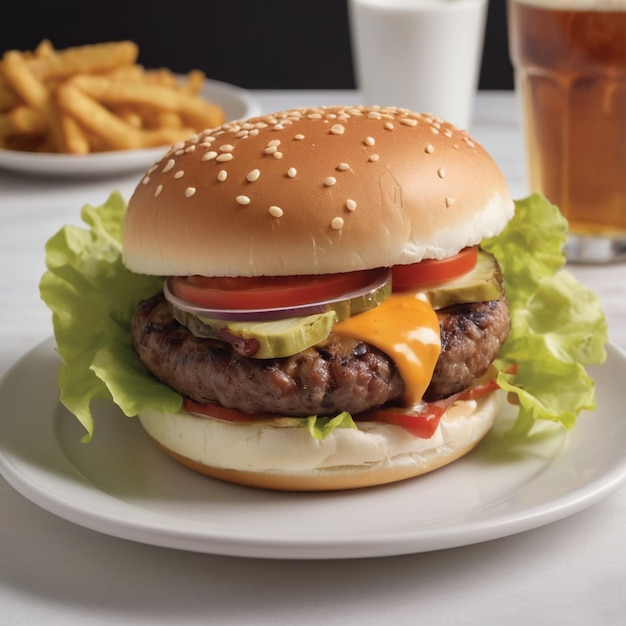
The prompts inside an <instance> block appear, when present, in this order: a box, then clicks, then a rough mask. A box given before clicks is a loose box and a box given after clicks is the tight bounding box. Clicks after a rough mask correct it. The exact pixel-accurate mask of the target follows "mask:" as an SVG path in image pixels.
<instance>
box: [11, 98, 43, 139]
mask: <svg viewBox="0 0 626 626" xmlns="http://www.w3.org/2000/svg"><path fill="white" fill-rule="evenodd" d="M9 117H10V118H11V123H12V124H13V131H14V133H24V134H26V135H36V134H40V135H43V134H45V132H46V121H45V119H44V118H43V116H42V115H41V113H40V112H39V111H37V110H36V109H35V108H33V107H29V106H25V105H22V106H18V107H15V108H14V109H13V110H12V111H11V112H10V113H9Z"/></svg>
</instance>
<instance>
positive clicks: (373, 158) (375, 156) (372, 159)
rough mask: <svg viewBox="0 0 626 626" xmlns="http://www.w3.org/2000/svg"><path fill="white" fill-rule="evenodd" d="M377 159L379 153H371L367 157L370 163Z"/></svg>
mask: <svg viewBox="0 0 626 626" xmlns="http://www.w3.org/2000/svg"><path fill="white" fill-rule="evenodd" d="M378 159H380V155H378V154H372V155H371V156H370V158H369V159H368V161H371V162H372V163H375V162H376V161H378Z"/></svg>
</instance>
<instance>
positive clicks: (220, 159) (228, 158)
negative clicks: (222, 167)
mask: <svg viewBox="0 0 626 626" xmlns="http://www.w3.org/2000/svg"><path fill="white" fill-rule="evenodd" d="M232 159H233V155H232V153H230V152H224V153H223V154H220V155H219V156H218V157H217V158H216V159H215V160H216V161H218V162H219V163H224V162H225V161H231V160H232Z"/></svg>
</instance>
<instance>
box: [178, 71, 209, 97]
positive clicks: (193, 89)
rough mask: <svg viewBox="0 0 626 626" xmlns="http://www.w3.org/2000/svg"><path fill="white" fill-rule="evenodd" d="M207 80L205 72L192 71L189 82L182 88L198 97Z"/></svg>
mask: <svg viewBox="0 0 626 626" xmlns="http://www.w3.org/2000/svg"><path fill="white" fill-rule="evenodd" d="M205 79H206V75H205V74H204V72H201V71H200V70H191V72H189V74H187V81H186V82H185V84H184V85H183V86H182V90H183V91H186V92H187V93H190V94H192V95H194V96H197V95H198V94H199V93H200V90H201V89H202V85H203V83H204V81H205Z"/></svg>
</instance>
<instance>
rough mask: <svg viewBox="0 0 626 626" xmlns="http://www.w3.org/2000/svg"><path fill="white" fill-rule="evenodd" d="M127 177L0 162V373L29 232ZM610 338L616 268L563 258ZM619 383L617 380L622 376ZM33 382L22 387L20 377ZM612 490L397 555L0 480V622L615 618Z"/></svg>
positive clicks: (68, 216)
mask: <svg viewBox="0 0 626 626" xmlns="http://www.w3.org/2000/svg"><path fill="white" fill-rule="evenodd" d="M256 95H257V96H258V99H259V101H260V103H261V105H262V108H263V109H264V110H265V111H267V112H270V111H274V110H279V109H283V108H289V107H292V106H300V105H306V104H337V103H343V104H352V103H355V102H357V101H358V94H356V93H355V92H331V91H321V92H307V91H299V92H280V91H273V92H256ZM471 132H472V134H473V135H474V137H475V138H476V139H478V140H479V141H481V142H482V143H483V144H484V145H485V147H486V148H487V150H489V151H490V152H491V153H492V155H493V156H494V158H495V159H496V161H497V162H498V163H499V165H500V167H501V168H502V170H503V171H504V174H505V176H506V178H507V180H508V181H509V184H510V188H511V191H512V193H513V195H514V197H521V196H523V195H525V194H526V183H525V176H524V165H523V145H522V138H521V132H520V126H519V116H518V109H517V105H516V103H515V99H514V97H513V95H512V94H511V93H485V92H483V93H480V94H479V96H478V101H477V107H476V113H475V122H474V124H473V126H472V129H471ZM138 180H139V176H138V175H137V174H136V173H134V174H131V175H130V176H126V177H118V178H115V179H111V178H108V179H107V178H104V179H99V180H69V179H66V180H59V179H56V180H55V179H41V178H35V177H29V176H23V175H18V174H13V173H10V172H8V171H7V172H3V171H0V267H1V270H0V377H1V376H2V375H4V374H5V373H6V372H7V371H8V369H9V368H10V367H11V365H12V364H13V363H14V362H16V361H17V360H18V359H20V357H21V356H22V355H23V354H24V353H25V352H27V351H28V350H29V349H30V348H32V347H34V346H35V345H37V344H38V343H39V342H41V341H42V340H44V339H46V338H48V337H49V336H50V335H51V322H50V315H49V312H48V310H47V309H46V307H45V306H44V305H43V304H42V303H41V302H40V300H39V296H38V287H37V285H38V281H39V278H40V276H41V274H42V272H43V271H44V261H43V247H44V243H45V241H46V240H47V239H48V238H49V237H50V236H51V235H52V234H53V233H54V232H56V231H57V230H58V228H59V227H60V226H61V225H63V224H65V223H77V224H79V223H80V222H79V210H80V208H81V207H82V206H83V205H84V204H86V203H90V204H94V205H97V204H98V203H101V202H102V201H104V200H105V199H106V197H107V196H108V194H109V192H110V191H111V190H112V189H113V188H117V189H119V190H120V191H122V193H124V194H125V196H126V197H128V196H129V194H130V193H131V191H132V189H133V188H134V186H135V185H136V183H137V182H138ZM571 270H572V272H573V273H574V274H576V275H577V276H578V277H579V278H580V279H581V280H583V281H584V282H586V283H588V284H589V285H592V286H593V288H594V289H595V290H596V292H597V293H598V294H599V296H600V298H601V300H602V302H603V304H604V307H605V310H606V314H607V317H608V319H609V324H610V337H611V340H612V341H613V342H614V343H616V344H618V345H619V346H621V347H622V348H626V322H625V316H626V265H615V266H610V267H593V266H573V267H571ZM625 382H626V381H625ZM34 387H35V388H34V389H33V393H36V381H34ZM1 415H2V407H1V406H0V416H1ZM625 529H626V488H624V487H622V488H620V489H618V490H617V491H616V492H614V493H612V494H611V495H609V496H608V497H607V498H605V499H604V500H602V501H600V502H599V503H597V504H595V505H593V506H592V507H590V508H588V509H586V510H584V511H582V512H579V513H577V514H575V515H573V516H571V517H568V518H566V519H564V520H561V521H558V522H555V523H552V524H550V525H548V526H544V527H541V528H538V529H535V530H531V531H527V532H524V533H522V534H518V535H514V536H511V537H507V538H503V539H496V540H492V541H488V542H485V543H481V544H476V545H471V546H467V547H462V548H454V549H449V550H443V551H436V552H427V553H423V554H416V555H408V556H402V557H388V558H378V559H362V560H346V561H340V560H338V561H280V560H260V559H245V558H231V557H222V556H212V555H207V554H196V553H192V552H184V551H177V550H172V549H165V548H159V547H153V546H150V545H143V544H138V543H133V542H131V541H126V540H122V539H117V538H113V537H110V536H108V535H104V534H100V533H98V532H95V531H91V530H87V529H85V528H83V527H80V526H77V525H74V524H72V523H70V522H66V521H64V520H62V519H60V518H57V517H55V516H54V515H52V514H50V513H48V512H46V511H44V510H42V509H40V508H38V507H37V506H35V505H34V504H32V503H31V502H29V501H28V500H26V499H25V498H24V497H22V496H21V495H19V494H18V493H17V492H16V491H14V490H13V489H12V488H11V487H10V486H9V485H8V484H7V483H6V482H5V481H4V480H3V479H2V478H0V625H2V626H4V625H5V624H6V625H11V626H14V625H19V624H44V625H46V626H53V625H56V624H59V625H61V624H62V625H63V626H72V625H80V626H90V625H92V624H93V625H95V624H111V623H113V624H119V625H120V626H122V625H126V624H138V625H139V624H150V625H151V626H157V625H160V624H232V625H234V626H238V625H243V624H254V625H255V626H260V625H263V624H273V625H277V624H289V625H293V624H299V625H301V626H305V625H307V624H320V623H325V624H358V625H359V626H367V625H369V624H379V623H380V622H381V621H383V620H384V622H386V623H388V624H415V623H423V624H442V625H446V626H447V625H452V624H454V625H460V624H481V625H483V624H486V625H489V624H503V623H506V624H507V626H517V625H518V624H519V625H522V624H523V625H526V624H533V623H534V624H550V625H551V626H553V625H559V624H568V626H575V625H579V624H580V625H583V624H584V625H585V626H593V625H603V624H623V623H626V622H625V621H624V620H626V593H625V589H626V540H625V539H624V537H625Z"/></svg>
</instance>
